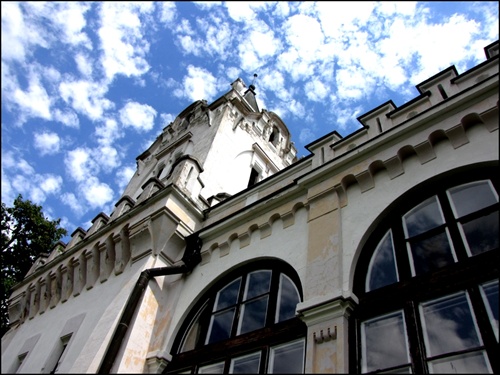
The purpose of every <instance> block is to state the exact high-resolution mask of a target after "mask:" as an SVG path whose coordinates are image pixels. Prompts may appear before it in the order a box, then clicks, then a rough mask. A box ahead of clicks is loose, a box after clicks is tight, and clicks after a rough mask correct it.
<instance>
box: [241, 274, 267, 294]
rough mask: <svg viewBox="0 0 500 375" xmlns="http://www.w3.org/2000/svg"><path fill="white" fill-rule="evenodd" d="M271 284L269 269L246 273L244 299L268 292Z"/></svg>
mask: <svg viewBox="0 0 500 375" xmlns="http://www.w3.org/2000/svg"><path fill="white" fill-rule="evenodd" d="M270 285H271V271H257V272H252V273H250V274H249V275H248V282H247V286H246V290H245V299H246V300H247V299H250V298H253V297H257V296H260V295H262V294H264V293H267V292H269V286H270Z"/></svg>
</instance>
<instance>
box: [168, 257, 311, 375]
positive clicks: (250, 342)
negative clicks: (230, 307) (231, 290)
mask: <svg viewBox="0 0 500 375" xmlns="http://www.w3.org/2000/svg"><path fill="white" fill-rule="evenodd" d="M259 270H271V271H272V276H271V280H272V281H271V286H270V290H269V296H271V297H274V298H269V305H268V310H267V315H266V324H265V327H264V328H261V329H258V330H255V331H251V332H248V333H244V334H240V335H237V336H236V335H235V333H236V329H237V328H236V327H237V325H238V322H237V321H238V319H237V316H236V318H235V319H234V320H235V321H234V322H233V327H232V335H231V337H230V338H229V339H225V340H222V341H218V342H215V343H211V344H204V342H205V339H206V334H207V333H208V327H209V324H210V317H211V315H212V312H213V305H214V303H215V299H216V296H217V293H218V292H219V291H220V290H221V289H222V288H224V287H225V286H226V285H228V283H230V282H231V281H233V280H236V279H237V278H238V277H242V280H244V279H246V278H247V275H248V274H249V273H251V272H254V271H259ZM281 274H285V275H286V276H288V277H289V278H290V280H291V281H292V282H293V284H295V286H296V288H297V290H298V292H299V296H300V300H303V291H302V286H301V283H300V279H299V276H298V275H297V273H296V271H295V270H294V269H293V268H292V267H291V266H290V265H288V264H286V263H285V262H283V261H280V260H277V259H271V258H269V259H260V260H256V261H252V262H251V263H249V264H246V265H243V266H241V267H237V268H236V269H234V270H232V271H230V272H229V273H227V274H226V275H224V276H223V277H221V278H220V279H219V280H217V281H216V283H214V285H213V286H211V287H210V289H209V290H208V291H207V292H206V293H205V294H204V295H203V298H202V299H200V301H198V302H197V303H196V305H195V306H194V307H193V308H192V309H191V311H190V312H189V314H188V316H187V317H186V319H185V321H184V322H183V324H182V326H181V328H180V330H179V333H178V334H177V337H176V338H175V340H174V343H173V346H172V350H171V354H172V361H171V362H170V363H169V364H168V365H167V367H166V368H165V370H164V372H163V373H165V374H169V373H179V372H181V371H189V370H191V371H192V372H195V371H198V368H199V367H201V366H205V365H209V364H214V363H218V362H221V361H224V362H225V367H224V373H227V372H228V371H229V366H230V362H231V359H233V358H235V357H239V356H243V355H246V354H250V353H255V352H258V351H260V352H261V361H260V369H259V372H260V373H264V372H266V371H267V362H268V359H269V354H270V350H271V347H274V346H276V345H280V344H284V343H288V342H291V341H294V340H296V339H301V338H303V339H304V340H306V334H307V327H306V325H305V323H304V322H303V321H302V320H300V318H299V317H294V318H291V319H288V320H285V321H282V322H278V323H274V320H275V316H276V309H277V306H278V290H279V282H280V275H281ZM239 293H240V297H242V294H243V293H244V284H243V283H242V284H241V285H240V290H239ZM239 302H240V303H238V307H241V306H242V305H243V302H245V301H243V300H242V299H240V300H239ZM204 307H205V310H204V311H203V312H202V316H200V319H201V320H200V321H201V322H202V323H201V324H202V327H201V328H200V331H201V332H202V334H201V335H200V337H199V339H198V343H197V345H196V348H195V349H193V350H189V351H186V352H182V353H180V352H179V351H180V350H181V347H182V345H183V340H184V336H185V334H186V333H187V332H188V330H189V328H190V324H191V323H192V322H193V320H194V319H195V318H196V316H197V314H198V313H199V311H200V310H201V309H202V308H204ZM304 361H305V358H304Z"/></svg>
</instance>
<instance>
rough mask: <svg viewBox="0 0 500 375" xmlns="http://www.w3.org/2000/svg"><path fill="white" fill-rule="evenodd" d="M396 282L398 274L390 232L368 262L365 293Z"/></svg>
mask: <svg viewBox="0 0 500 375" xmlns="http://www.w3.org/2000/svg"><path fill="white" fill-rule="evenodd" d="M397 282H398V274H397V271H396V263H395V261H394V245H393V243H392V232H391V231H389V232H387V234H386V235H385V237H384V238H383V239H382V241H380V243H379V244H378V246H377V249H376V250H375V252H374V253H373V255H372V259H371V260H370V265H369V266H368V276H367V278H366V291H367V292H369V291H370V290H375V289H378V288H381V287H383V286H386V285H389V284H393V283H397Z"/></svg>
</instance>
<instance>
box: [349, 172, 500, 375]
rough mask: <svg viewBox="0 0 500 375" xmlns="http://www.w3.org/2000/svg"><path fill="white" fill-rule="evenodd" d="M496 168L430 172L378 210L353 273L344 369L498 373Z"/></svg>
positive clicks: (361, 370)
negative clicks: (434, 174) (347, 360)
mask: <svg viewBox="0 0 500 375" xmlns="http://www.w3.org/2000/svg"><path fill="white" fill-rule="evenodd" d="M497 175H498V170H497V169H496V168H483V169H480V168H478V169H477V170H475V171H468V173H464V174H456V175H455V176H454V177H453V178H451V177H450V176H446V177H445V178H440V177H436V178H434V179H431V180H430V181H429V182H427V183H424V184H422V185H420V186H417V187H415V189H413V190H412V191H410V192H408V193H407V194H405V195H404V196H402V197H401V198H400V199H398V200H397V201H396V202H394V204H393V205H391V206H390V207H389V208H388V209H387V210H386V212H385V213H384V214H383V218H382V219H381V220H379V221H378V224H377V226H376V227H374V229H373V231H372V235H371V236H370V237H369V238H368V239H367V241H366V243H365V246H364V249H363V251H362V253H361V255H360V259H359V261H358V265H357V268H356V273H355V281H354V293H355V294H356V296H357V297H358V298H359V305H358V306H357V308H356V310H355V312H354V314H353V321H354V322H355V324H354V327H355V328H354V329H353V330H352V331H351V335H352V336H351V337H352V338H353V342H356V345H357V346H358V348H357V349H353V350H352V351H351V369H352V370H351V371H352V372H362V373H401V372H404V373H456V372H458V373H464V372H465V373H492V372H495V373H496V372H498V371H499V370H500V368H499V361H498V353H499V349H500V348H499V341H498V340H499V333H498V330H499V328H498V277H499V268H498V264H499V263H500V262H499V253H498V242H499V241H498V237H499V233H498V229H499V228H498V213H499V212H498V211H499V199H498V187H499V182H498V177H497Z"/></svg>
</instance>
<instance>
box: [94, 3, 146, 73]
mask: <svg viewBox="0 0 500 375" xmlns="http://www.w3.org/2000/svg"><path fill="white" fill-rule="evenodd" d="M153 9H154V7H153V3H149V2H137V3H127V2H104V3H101V12H100V17H101V27H100V29H99V31H98V34H99V38H100V40H101V47H102V49H103V55H102V57H101V64H102V66H103V68H104V72H105V75H106V78H107V79H108V80H109V81H111V80H113V77H114V76H115V75H116V74H123V75H125V76H127V77H131V76H140V75H142V74H144V73H146V72H147V71H148V70H149V68H150V66H149V64H148V62H147V60H146V58H145V57H146V54H147V53H148V51H149V43H148V41H147V39H146V38H144V35H143V31H142V29H143V25H142V24H141V19H140V15H141V14H142V13H145V14H147V13H150V12H152V11H153Z"/></svg>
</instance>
